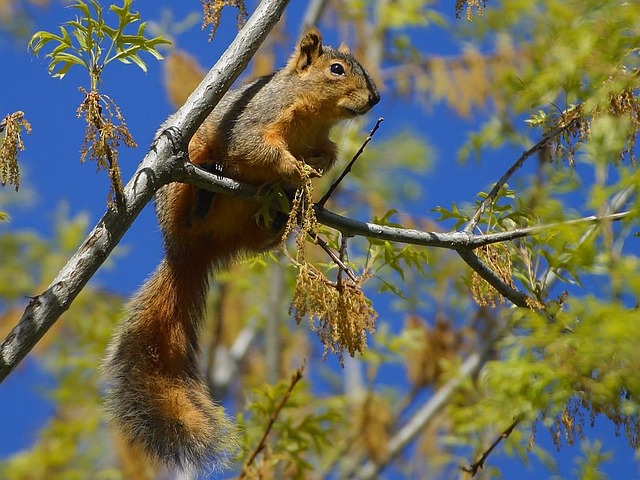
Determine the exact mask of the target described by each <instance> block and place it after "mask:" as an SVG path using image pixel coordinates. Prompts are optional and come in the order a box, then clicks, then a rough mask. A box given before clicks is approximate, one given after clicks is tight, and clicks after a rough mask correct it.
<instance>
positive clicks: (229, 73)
mask: <svg viewBox="0 0 640 480" xmlns="http://www.w3.org/2000/svg"><path fill="white" fill-rule="evenodd" d="M288 1H289V0H263V1H262V2H261V3H260V5H258V7H257V8H256V10H255V12H254V13H253V15H252V16H251V18H250V19H249V20H248V22H247V24H246V25H245V26H244V28H243V29H242V30H241V31H240V32H239V33H238V35H237V36H236V38H235V40H234V41H233V42H232V44H231V45H230V46H229V47H228V48H227V50H226V51H225V53H224V54H223V55H222V57H220V59H219V60H218V62H216V64H215V65H214V67H213V68H212V69H211V70H210V71H209V73H208V74H207V76H206V77H205V79H204V80H203V81H202V83H201V84H200V85H199V86H198V88H197V89H196V90H195V91H194V92H193V93H192V94H191V95H190V96H189V99H188V100H187V102H186V103H185V104H184V106H183V107H182V108H180V109H179V110H178V111H177V112H176V113H175V114H174V115H173V116H172V117H171V118H170V119H169V120H168V121H167V122H166V123H165V124H164V126H163V130H162V131H161V132H160V134H159V135H158V137H157V138H156V140H155V141H154V143H153V145H152V146H151V148H150V150H149V152H148V153H147V154H146V156H145V157H144V159H143V160H142V162H141V163H140V165H139V166H138V169H137V170H136V172H135V173H134V174H133V177H132V179H131V180H130V181H129V182H128V183H127V185H126V187H125V189H124V196H125V204H126V209H124V210H122V211H120V212H114V211H113V210H108V211H107V212H106V213H105V214H104V216H103V217H102V218H101V219H100V221H99V222H98V223H97V225H96V226H95V227H94V228H93V230H92V231H91V232H90V233H89V235H88V236H87V238H86V239H85V241H84V242H83V243H82V245H80V247H79V248H78V250H77V251H76V253H75V254H74V255H73V256H72V257H71V259H70V260H69V261H68V262H67V264H66V265H65V266H64V267H63V268H62V270H60V273H58V275H57V276H56V278H55V279H54V280H53V281H52V282H51V284H50V285H49V287H48V288H47V289H46V290H45V291H44V292H43V293H41V294H39V295H37V296H35V297H34V298H33V299H32V300H31V301H30V302H29V305H28V306H27V308H26V310H25V312H24V314H23V315H22V318H21V319H20V322H19V323H18V325H16V326H15V327H14V328H13V330H11V332H10V333H9V335H8V336H7V337H6V338H5V339H4V340H3V341H2V343H1V344H0V382H2V381H3V380H4V379H5V378H6V377H7V375H9V373H11V372H12V371H13V370H14V369H15V368H16V366H17V365H18V364H19V363H20V361H21V360H22V359H23V358H24V357H25V356H26V355H27V353H29V351H31V349H32V348H33V347H34V346H35V344H36V343H37V342H38V341H39V340H40V339H41V338H42V336H43V335H44V334H45V333H46V332H47V331H48V330H49V328H51V326H52V325H53V324H54V323H55V322H56V321H57V320H58V318H59V317H60V315H62V313H63V312H64V311H66V310H67V309H68V308H69V306H70V305H71V302H73V300H74V299H75V298H76V296H77V295H78V294H79V293H80V291H81V290H82V288H83V287H84V286H85V285H86V284H87V282H88V281H89V279H90V278H91V277H92V276H93V275H94V274H95V272H96V271H97V270H98V268H99V267H100V266H101V265H102V263H103V262H104V261H105V260H106V258H107V257H108V256H109V254H110V253H111V251H112V250H113V249H114V248H115V246H116V245H117V244H118V242H119V241H120V239H121V238H122V236H123V235H124V233H125V232H126V231H127V230H128V229H129V227H130V226H131V224H132V223H133V221H134V220H135V219H136V217H137V216H138V214H139V213H140V211H141V210H142V209H143V207H144V206H145V205H146V204H147V203H148V202H149V201H150V200H151V198H152V197H153V194H154V193H155V191H156V190H157V189H158V188H160V187H161V186H162V185H163V184H166V183H169V182H171V181H174V180H177V178H176V177H178V176H180V172H181V171H182V170H183V169H181V168H180V167H181V166H182V165H184V163H185V161H186V158H185V156H186V153H185V152H186V146H187V145H188V143H189V140H190V139H191V137H192V136H193V134H194V133H195V131H196V130H197V128H198V127H199V126H200V124H201V123H202V122H203V121H204V119H205V118H206V117H207V115H208V114H209V113H210V112H211V110H212V109H213V107H214V106H215V105H216V104H217V103H218V101H220V99H221V98H222V96H223V95H224V93H225V92H226V91H227V90H228V89H229V87H230V86H231V84H232V83H233V82H234V80H235V79H236V78H237V77H238V76H239V75H240V73H241V72H242V70H243V69H244V68H245V67H246V65H247V63H248V62H249V60H250V59H251V57H252V56H253V54H254V53H255V51H256V50H257V48H258V47H259V45H260V44H261V43H262V41H263V40H264V38H265V37H266V36H267V34H268V33H269V31H270V30H271V28H273V26H274V25H275V24H276V22H277V21H278V20H279V18H280V16H281V15H282V13H283V12H284V9H285V7H286V6H287V4H288Z"/></svg>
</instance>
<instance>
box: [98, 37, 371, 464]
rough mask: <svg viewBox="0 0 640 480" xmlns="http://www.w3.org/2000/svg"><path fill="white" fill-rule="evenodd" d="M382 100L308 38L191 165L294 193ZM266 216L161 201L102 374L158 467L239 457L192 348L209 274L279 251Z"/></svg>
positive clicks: (179, 197)
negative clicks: (142, 276) (160, 244)
mask: <svg viewBox="0 0 640 480" xmlns="http://www.w3.org/2000/svg"><path fill="white" fill-rule="evenodd" d="M379 99H380V96H379V94H378V91H377V89H376V87H375V84H374V83H373V81H372V80H371V78H370V77H369V75H368V74H367V73H366V71H365V70H364V69H363V68H362V66H360V64H359V63H358V62H357V61H356V60H355V59H354V58H353V57H351V55H349V53H348V51H347V50H346V49H344V48H342V47H341V48H340V49H337V50H336V49H332V48H330V47H324V46H323V45H322V38H321V36H320V34H319V32H318V31H317V30H315V29H311V30H309V31H308V32H307V33H306V34H305V35H303V36H302V38H301V39H300V42H299V44H298V47H297V49H296V50H295V52H294V53H293V55H292V56H291V58H290V59H289V62H288V63H287V65H286V66H285V68H283V69H282V70H279V71H277V72H275V73H273V74H271V75H268V76H266V77H261V78H259V79H257V80H255V81H253V82H251V83H249V84H247V85H244V86H242V87H240V88H239V89H237V90H232V91H230V92H229V93H228V94H227V95H226V96H225V97H224V98H223V99H222V101H221V102H220V103H219V104H218V105H217V106H216V108H215V109H214V110H213V112H212V113H211V114H210V115H209V117H208V118H207V119H206V120H205V122H204V123H203V124H202V126H201V127H200V128H199V129H198V131H197V132H196V134H195V135H194V137H193V138H192V140H191V142H190V143H189V159H190V160H191V162H193V163H194V164H196V165H198V166H200V167H201V168H204V169H207V170H209V171H211V172H214V173H219V174H222V175H224V176H227V177H231V178H234V179H237V180H239V181H243V182H246V183H250V184H253V185H256V186H262V185H265V184H267V183H270V182H279V183H281V184H282V185H283V186H284V187H285V189H295V188H297V187H298V186H300V184H301V182H302V178H303V174H302V171H303V168H308V167H304V165H303V164H304V163H306V164H307V165H309V166H311V167H313V168H314V169H316V170H317V171H318V172H319V173H321V172H322V171H324V170H326V169H328V168H330V167H331V166H332V165H333V164H334V163H335V160H336V146H335V145H334V144H333V142H331V140H329V130H330V129H331V127H332V126H333V125H334V124H335V123H337V122H338V121H339V120H342V119H345V118H352V117H355V116H357V115H361V114H364V113H366V112H367V111H369V110H370V109H371V108H372V107H373V106H374V105H375V104H376V103H377V102H378V101H379ZM259 208H260V205H259V204H257V203H255V202H252V201H249V200H246V199H243V198H238V197H232V196H229V195H224V194H216V193H211V192H208V191H205V190H202V189H199V188H197V187H195V186H193V185H188V184H181V183H172V184H169V185H166V186H164V187H162V188H161V189H160V190H159V191H158V193H157V194H156V213H157V215H158V219H159V222H160V226H161V227H162V231H163V234H164V244H165V257H164V259H163V260H162V262H161V264H160V265H159V266H158V268H157V269H156V271H155V272H154V274H153V275H152V276H151V278H150V279H149V280H148V281H147V282H146V283H145V284H144V285H143V287H142V288H141V290H140V291H139V292H138V293H137V294H136V295H135V296H134V298H133V299H132V300H131V305H130V307H129V314H128V318H127V319H126V320H125V321H124V322H123V324H122V325H121V326H120V328H119V330H118V331H117V332H116V334H115V335H114V339H113V340H112V343H111V346H110V348H109V352H108V355H107V358H106V360H105V363H104V371H105V373H106V375H107V377H108V379H109V381H110V390H109V392H108V394H107V399H106V408H107V410H108V412H109V414H110V416H111V419H112V423H113V424H114V425H115V427H116V428H117V429H118V431H119V433H120V434H121V436H122V437H124V438H125V439H126V440H127V441H128V442H129V443H130V444H131V445H132V446H133V447H135V449H136V450H142V451H144V452H145V453H146V455H147V456H149V457H150V458H151V459H154V460H155V461H157V462H158V463H161V464H165V465H169V466H174V467H180V468H191V467H196V468H199V469H200V468H202V467H203V466H205V465H207V464H214V465H220V464H221V462H223V461H224V459H225V457H228V455H229V452H231V451H233V450H234V449H236V448H237V447H236V445H237V441H236V438H237V437H236V433H235V428H234V426H233V424H232V423H231V421H230V420H228V419H227V417H226V416H225V414H224V412H223V410H222V408H221V407H219V406H217V405H215V404H214V403H213V401H212V399H211V394H210V392H209V390H208V388H207V387H206V385H205V384H204V383H203V382H202V380H201V379H200V377H199V374H198V368H197V352H198V341H197V338H198V331H199V327H200V324H201V322H202V319H203V314H204V307H205V296H206V292H207V289H208V280H209V275H210V274H211V272H212V271H213V270H215V269H217V268H220V267H223V266H225V265H226V264H228V263H229V262H231V261H232V260H233V259H234V258H236V257H237V256H238V255H239V254H242V253H245V252H259V251H264V250H267V249H269V248H272V247H274V246H275V245H277V244H278V243H279V241H280V237H281V234H282V233H281V229H282V227H283V222H282V221H281V219H280V220H278V215H276V214H274V215H273V216H272V217H273V218H274V220H273V221H272V223H271V224H268V225H266V224H265V223H264V222H265V221H264V220H260V219H258V215H257V213H258V210H259Z"/></svg>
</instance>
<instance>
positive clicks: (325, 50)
mask: <svg viewBox="0 0 640 480" xmlns="http://www.w3.org/2000/svg"><path fill="white" fill-rule="evenodd" d="M285 71H286V72H287V73H288V74H291V75H298V76H299V78H300V79H302V80H303V82H304V83H305V84H308V85H309V92H310V93H311V92H316V91H319V92H320V95H318V98H319V100H320V102H321V103H322V109H321V110H322V111H323V113H324V114H330V116H332V117H333V118H335V119H336V120H338V119H342V118H351V117H355V116H358V115H362V114H364V113H367V112H368V111H369V110H371V108H372V107H373V106H374V105H375V104H377V103H378V102H379V101H380V93H379V92H378V89H377V87H376V85H375V83H374V82H373V80H372V79H371V77H370V76H369V74H368V73H367V72H366V70H365V69H364V68H362V65H360V64H359V63H358V61H357V60H356V59H355V58H353V57H352V56H351V54H350V53H349V49H348V48H347V47H346V46H340V48H338V49H335V48H332V47H328V46H323V45H322V35H320V32H319V31H318V30H316V29H315V28H310V29H308V30H307V31H306V32H305V34H304V35H302V38H301V39H300V42H299V44H298V47H297V48H296V50H295V52H294V53H293V55H292V56H291V58H290V59H289V62H288V63H287V66H286V67H285ZM319 86H321V89H318V87H319ZM331 113H333V115H331Z"/></svg>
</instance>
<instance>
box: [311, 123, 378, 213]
mask: <svg viewBox="0 0 640 480" xmlns="http://www.w3.org/2000/svg"><path fill="white" fill-rule="evenodd" d="M383 120H384V118H382V117H379V118H378V120H377V121H376V124H375V126H374V127H373V128H372V129H371V131H370V132H369V135H368V136H367V138H366V139H365V141H364V142H363V143H362V146H361V147H360V149H359V150H358V151H357V152H356V154H355V155H354V156H353V158H352V159H351V161H350V162H349V163H348V164H347V166H346V167H345V169H344V170H343V171H342V173H341V174H340V176H339V177H338V179H337V180H336V181H335V182H333V185H331V187H329V190H328V191H327V193H325V194H324V196H323V197H322V198H321V199H320V201H319V202H318V204H317V205H318V206H319V207H320V208H323V207H324V205H325V203H327V201H328V200H329V197H331V195H332V194H333V192H334V191H335V189H336V188H338V185H340V182H342V180H344V177H346V176H347V175H348V174H349V172H350V171H351V167H353V164H354V163H356V160H358V157H359V156H360V155H362V152H364V149H365V148H366V146H367V144H368V143H369V142H370V141H371V139H372V138H373V136H374V135H375V133H376V132H377V131H378V128H380V124H381V123H382V121H383Z"/></svg>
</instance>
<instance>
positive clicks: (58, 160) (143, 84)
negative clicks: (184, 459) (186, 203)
mask: <svg viewBox="0 0 640 480" xmlns="http://www.w3.org/2000/svg"><path fill="white" fill-rule="evenodd" d="M250 4H251V5H253V2H250ZM167 5H169V6H171V8H172V9H173V10H174V11H175V17H176V18H178V19H180V18H183V17H184V16H185V15H186V14H187V13H190V12H191V11H197V10H198V8H199V2H170V1H165V0H163V1H151V0H138V1H137V2H135V3H134V9H137V10H139V11H140V12H141V14H142V17H143V18H147V19H158V18H160V10H161V8H163V6H167ZM305 5H306V2H302V1H300V0H294V1H292V4H291V6H290V7H289V9H288V10H287V14H286V17H285V19H284V21H285V22H286V25H287V31H288V32H290V33H291V32H293V33H291V34H292V36H293V37H295V32H297V31H298V25H299V23H300V18H301V16H302V12H303V10H304V7H305ZM491 6H492V4H489V8H491ZM444 8H447V9H451V10H452V8H453V7H452V6H450V5H447V6H446V7H444ZM34 14H35V27H36V29H46V30H51V31H53V30H56V28H57V25H59V24H60V23H62V22H64V21H66V20H68V19H69V17H70V15H71V12H70V11H69V10H67V9H64V8H61V7H60V6H59V5H58V3H57V2H54V6H52V7H50V8H48V9H46V10H44V11H40V10H38V9H34ZM448 16H449V17H453V12H452V11H449V12H448ZM463 22H464V20H457V21H456V20H452V24H453V25H454V28H457V25H460V24H462V23H463ZM234 26H235V18H234V17H233V15H231V16H225V17H223V26H222V27H221V29H220V31H219V33H218V35H217V36H216V38H215V41H214V42H213V43H209V42H207V38H208V31H201V30H200V28H199V26H196V27H194V28H192V29H191V30H190V31H188V32H186V33H185V34H184V35H182V36H180V37H179V38H178V45H179V46H181V47H184V48H187V49H188V50H189V51H190V52H191V53H192V54H194V55H196V57H197V58H198V60H199V62H200V63H201V64H202V65H212V64H213V63H214V62H215V60H216V59H217V58H218V56H219V55H220V54H221V53H222V51H224V49H225V48H226V46H227V45H228V43H229V42H230V40H231V38H232V35H233V33H234ZM321 27H322V25H321ZM325 30H326V29H325ZM413 33H414V34H415V33H416V31H414V32H413ZM417 35H418V36H419V37H418V38H419V43H420V44H422V45H424V46H425V50H426V51H428V52H430V53H436V54H443V53H446V54H451V53H453V52H455V51H456V48H457V47H456V44H455V43H454V42H453V41H452V38H451V36H450V35H449V34H448V33H447V32H446V31H444V30H442V29H440V28H437V27H434V28H432V29H428V30H426V31H421V32H420V33H419V34H417ZM335 40H336V36H335V30H333V31H332V30H326V31H325V42H326V43H336V42H335ZM279 54H280V62H279V63H280V64H282V63H283V62H284V60H285V58H286V55H288V51H282V52H279ZM147 60H148V68H149V71H148V73H146V74H145V73H143V72H142V71H141V70H139V69H137V68H132V67H130V66H125V65H119V64H118V65H115V66H114V67H113V68H112V69H110V71H107V73H106V74H105V76H104V78H103V82H104V86H103V88H104V92H105V93H107V94H108V95H110V96H111V97H113V98H114V99H116V101H117V103H118V104H119V105H120V106H121V108H122V112H123V115H124V116H125V118H126V119H127V124H128V127H129V129H130V130H131V132H132V133H133V135H134V137H135V139H136V140H137V142H138V148H137V149H127V148H125V147H123V148H122V149H121V151H120V155H121V159H120V165H121V167H122V169H123V178H124V179H128V178H129V177H130V176H131V174H132V173H133V171H134V170H135V167H136V165H137V163H138V162H139V161H140V160H141V158H142V157H143V155H144V153H145V152H146V149H147V148H148V146H149V144H150V142H151V141H152V139H153V135H154V132H155V131H156V129H157V128H158V126H159V125H160V124H161V123H162V122H163V120H164V119H166V117H167V116H168V115H169V114H170V113H171V111H172V107H171V105H170V103H169V102H168V100H167V98H166V95H165V93H164V89H163V87H162V78H161V66H160V64H159V62H157V61H155V60H154V59H152V58H151V57H148V58H147ZM0 65H1V66H2V67H3V68H2V71H3V74H2V75H0V87H1V88H0V115H2V116H4V114H5V113H7V112H14V111H16V110H22V111H24V112H25V114H26V117H27V118H28V119H29V121H30V122H31V124H32V127H33V133H32V134H31V135H30V136H28V137H25V143H26V146H27V150H26V151H25V152H23V153H22V154H21V166H22V169H23V172H24V180H23V182H24V186H25V187H27V188H26V189H25V190H27V189H28V190H30V191H31V192H32V193H34V194H35V197H34V199H33V203H32V205H31V206H29V207H20V206H19V205H20V203H25V201H26V200H25V199H26V198H27V197H26V196H25V194H24V193H18V194H13V193H9V192H8V193H7V196H8V198H9V199H10V201H11V204H10V205H9V206H6V207H5V206H3V205H0V208H1V209H2V210H8V211H9V212H10V214H11V218H12V220H11V223H10V224H9V225H8V226H7V227H3V228H10V229H12V230H18V229H29V230H37V231H39V232H42V233H43V234H45V235H50V234H51V232H52V230H53V226H54V217H55V214H56V212H57V210H58V208H59V207H60V205H62V204H66V205H67V206H68V209H69V212H70V215H71V216H74V215H76V214H79V213H81V212H86V213H88V215H89V217H90V222H89V223H90V225H93V224H94V223H95V222H96V221H97V220H98V219H99V218H100V216H101V215H102V214H103V212H104V205H105V199H106V195H107V191H108V180H107V176H106V175H105V174H104V172H103V173H101V174H96V173H95V171H94V170H95V167H94V165H92V164H86V165H83V166H81V165H80V164H79V162H78V157H79V156H78V152H79V148H80V144H81V142H82V137H83V134H84V124H83V121H82V120H80V119H77V118H76V113H75V112H76V108H77V106H78V104H79V103H80V102H81V100H82V94H81V93H80V92H79V91H78V90H77V87H78V86H79V85H83V86H86V85H87V79H86V72H84V71H80V70H79V69H72V70H71V72H70V73H69V75H68V76H67V77H66V78H65V79H64V80H63V81H60V80H58V79H53V78H51V77H50V76H49V74H48V73H47V68H46V62H45V60H44V58H36V57H34V56H32V55H30V54H27V53H26V43H25V42H23V43H16V42H15V41H14V40H13V39H10V38H7V37H6V36H5V37H0ZM74 70H75V71H74ZM123 79H125V81H123ZM376 116H383V117H385V122H384V124H383V128H382V130H381V132H380V134H379V136H378V137H377V138H380V139H384V138H390V137H392V136H393V135H394V134H396V133H398V132H400V131H403V130H405V129H407V128H408V129H411V130H412V131H413V132H416V133H419V134H421V135H424V136H425V139H426V141H427V142H428V143H430V144H431V145H432V146H433V150H434V152H435V158H434V162H433V168H432V170H431V171H430V172H429V174H428V176H427V178H425V180H424V190H425V192H426V193H425V195H424V196H423V198H422V199H421V203H420V204H416V205H412V206H410V208H415V210H416V211H421V212H429V211H430V210H431V208H433V207H435V206H439V205H442V206H449V205H451V202H454V201H455V202H469V201H472V199H473V198H474V195H475V193H476V192H478V191H481V190H486V189H487V187H488V186H489V185H490V184H491V182H493V181H495V180H496V179H497V178H498V177H499V176H500V175H501V174H502V172H503V171H504V170H506V169H507V168H508V167H509V166H510V165H511V164H512V163H513V162H514V161H515V159H516V158H517V156H518V155H519V154H520V153H521V152H520V151H519V150H500V151H496V152H487V153H486V154H485V155H483V158H482V161H481V162H475V161H471V162H468V163H467V164H465V165H461V164H460V163H459V162H458V161H457V157H456V152H457V150H458V148H459V147H460V146H461V145H462V143H464V141H465V136H466V133H467V131H468V130H469V129H472V128H474V127H477V125H478V119H475V120H473V121H471V120H468V119H464V118H460V117H459V116H457V115H456V114H455V113H454V112H452V111H451V110H450V109H447V108H446V107H444V106H442V105H434V106H432V107H430V108H424V107H422V106H420V105H418V104H417V103H416V102H413V101H410V100H406V99H398V98H394V97H393V96H392V95H389V94H388V92H385V91H383V92H382V101H381V102H380V104H379V105H378V106H377V107H376V108H375V110H374V112H373V114H372V116H371V117H370V124H371V125H373V123H374V120H375V117H376ZM369 148H375V141H374V143H372V144H371V146H370V147H369ZM451 185H455V188H452V187H451ZM2 198H3V199H5V198H7V197H4V196H3V197H2ZM392 207H393V205H390V206H389V208H392ZM122 246H123V247H125V248H126V256H125V257H122V259H121V260H117V261H115V262H114V263H113V264H112V265H111V266H110V267H109V268H108V269H107V268H103V269H101V271H100V272H99V273H98V275H97V276H96V278H95V279H94V280H93V281H94V282H97V283H99V284H100V285H103V286H105V287H107V288H108V289H110V290H112V291H116V292H118V293H121V294H123V295H129V294H130V293H131V292H132V291H133V290H135V289H136V288H137V287H138V286H139V285H140V284H141V283H142V281H143V280H144V279H145V277H146V276H147V275H148V274H149V273H150V272H151V271H152V270H153V268H154V267H155V265H156V264H157V263H158V261H159V259H160V257H161V254H162V253H161V242H160V234H159V229H158V227H157V224H156V221H155V217H154V215H153V211H152V208H151V205H149V206H148V207H147V208H146V209H145V211H144V212H143V213H142V214H141V215H140V217H139V218H138V220H137V221H136V222H135V224H134V226H133V227H132V228H131V230H130V231H129V232H128V233H127V234H126V235H125V237H124V239H123V241H122ZM461 268H465V267H463V266H462V262H461ZM49 383H50V379H48V377H47V376H46V375H45V374H43V373H42V372H41V371H40V370H39V369H38V368H37V366H36V365H35V364H34V363H33V362H31V361H29V360H27V361H26V362H25V364H24V365H23V366H22V367H21V369H20V370H19V371H17V372H16V373H15V374H13V375H12V376H10V378H9V379H7V380H6V381H5V382H4V383H3V384H1V385H0V411H2V412H3V413H4V415H3V417H4V420H3V428H2V429H0V457H3V456H5V455H8V454H11V453H13V452H16V451H18V450H20V449H22V448H25V447H27V446H28V445H29V444H30V443H31V441H32V440H33V438H34V435H35V432H36V431H37V429H38V427H39V426H41V425H42V424H43V423H44V422H45V421H46V418H47V416H48V415H49V414H50V413H51V409H50V407H49V406H48V405H47V403H46V401H43V400H42V397H41V391H42V389H43V388H44V387H46V385H48V384H49ZM541 430H542V429H541ZM587 431H588V432H589V433H590V434H591V433H592V434H593V437H594V438H595V437H598V438H601V439H602V441H603V442H604V444H605V445H606V446H607V447H609V448H614V449H615V451H616V453H617V455H616V460H615V461H614V462H611V463H609V464H607V465H606V470H607V471H608V472H609V474H610V478H625V479H633V478H640V471H639V469H638V463H637V461H636V460H635V458H634V452H633V451H631V450H630V449H629V448H628V447H627V446H626V441H625V440H624V439H620V438H618V437H616V436H615V435H614V432H613V429H612V427H611V426H610V425H609V424H608V423H607V422H605V421H603V420H602V419H598V420H597V421H596V427H595V429H594V430H593V431H591V430H590V429H587ZM538 439H539V441H540V443H541V444H542V445H543V446H545V445H546V446H549V445H550V440H549V439H548V435H546V434H545V433H544V432H540V434H539V436H538ZM550 448H551V449H552V448H553V447H550ZM578 452H579V447H578V446H574V447H571V448H569V447H566V448H563V450H562V452H561V453H560V454H559V455H558V460H559V468H560V473H561V478H573V475H572V468H573V463H572V462H573V458H574V456H575V455H576V454H577V453H578ZM489 463H496V464H499V465H502V466H504V467H505V478H516V477H517V478H531V479H534V478H535V479H538V478H553V477H552V476H551V474H550V473H549V472H548V471H547V470H546V469H543V468H542V467H540V465H539V464H537V463H535V462H534V463H533V466H532V467H522V464H521V462H520V460H519V459H517V458H513V459H508V458H506V457H505V456H504V455H503V454H502V453H501V449H500V448H498V450H497V451H496V452H494V453H493V454H492V456H491V457H490V459H489Z"/></svg>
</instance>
